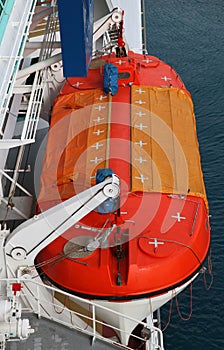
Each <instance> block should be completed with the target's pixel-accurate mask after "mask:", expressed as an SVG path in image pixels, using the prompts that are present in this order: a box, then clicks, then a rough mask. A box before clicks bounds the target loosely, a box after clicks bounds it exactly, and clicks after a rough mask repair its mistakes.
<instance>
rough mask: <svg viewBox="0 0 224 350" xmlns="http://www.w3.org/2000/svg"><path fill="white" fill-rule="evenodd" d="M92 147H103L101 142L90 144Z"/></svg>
mask: <svg viewBox="0 0 224 350" xmlns="http://www.w3.org/2000/svg"><path fill="white" fill-rule="evenodd" d="M91 147H93V148H95V149H96V150H98V149H99V148H100V147H103V144H102V143H99V142H96V143H95V145H93V146H91Z"/></svg>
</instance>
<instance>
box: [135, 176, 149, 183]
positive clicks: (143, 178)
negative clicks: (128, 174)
mask: <svg viewBox="0 0 224 350" xmlns="http://www.w3.org/2000/svg"><path fill="white" fill-rule="evenodd" d="M135 178H136V179H138V180H141V182H142V183H144V181H145V180H148V179H149V178H148V177H144V175H142V174H141V176H140V177H139V176H135Z"/></svg>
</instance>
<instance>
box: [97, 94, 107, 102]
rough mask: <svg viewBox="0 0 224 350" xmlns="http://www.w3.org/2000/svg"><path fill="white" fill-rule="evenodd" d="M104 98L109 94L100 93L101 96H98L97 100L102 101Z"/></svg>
mask: <svg viewBox="0 0 224 350" xmlns="http://www.w3.org/2000/svg"><path fill="white" fill-rule="evenodd" d="M103 98H107V96H103V95H100V97H97V98H96V100H100V101H102V100H103Z"/></svg>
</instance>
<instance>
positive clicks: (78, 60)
mask: <svg viewBox="0 0 224 350" xmlns="http://www.w3.org/2000/svg"><path fill="white" fill-rule="evenodd" d="M58 15H59V21H60V34H61V45H62V61H63V71H64V76H65V77H66V78H67V77H72V76H79V77H81V76H86V75H87V73H88V68H89V64H90V61H91V55H92V35H93V15H94V0H66V1H65V0H58Z"/></svg>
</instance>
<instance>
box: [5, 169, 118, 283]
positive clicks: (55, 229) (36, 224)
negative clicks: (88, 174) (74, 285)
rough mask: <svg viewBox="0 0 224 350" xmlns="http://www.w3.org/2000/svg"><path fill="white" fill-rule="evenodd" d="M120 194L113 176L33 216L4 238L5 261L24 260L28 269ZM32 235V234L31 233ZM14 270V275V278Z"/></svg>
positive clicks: (116, 180) (115, 178) (116, 179)
mask: <svg viewBox="0 0 224 350" xmlns="http://www.w3.org/2000/svg"><path fill="white" fill-rule="evenodd" d="M118 195H119V180H118V178H117V177H116V176H115V175H113V176H112V177H110V178H108V179H107V180H105V181H103V182H102V183H99V184H97V185H95V186H93V187H91V188H89V189H87V190H85V191H84V192H81V193H79V194H77V195H76V196H74V197H72V198H70V199H68V200H67V201H65V202H62V203H61V204H58V205H56V206H55V207H53V208H50V209H48V210H47V211H45V212H43V213H41V214H40V215H35V216H34V217H33V218H32V219H30V220H27V221H26V222H24V223H23V224H21V225H20V226H18V227H17V228H16V229H15V230H14V231H13V232H12V233H11V234H10V236H9V237H8V238H7V241H6V244H5V254H6V255H7V259H9V257H12V256H13V258H14V259H16V260H21V261H22V260H24V262H23V263H24V264H25V265H27V264H28V266H30V265H33V264H34V259H35V257H36V255H37V254H38V253H39V251H41V250H42V249H43V248H44V247H46V246H47V245H48V244H49V243H51V242H52V241H53V240H55V239H56V238H57V237H58V236H60V235H61V234H62V233H64V232H65V231H66V230H67V229H68V228H70V227H71V226H72V225H74V224H75V223H76V222H78V221H79V220H81V219H82V218H83V217H84V216H86V215H87V214H88V213H90V212H91V211H92V210H94V209H95V208H96V207H97V206H98V205H100V204H101V203H103V202H104V201H105V200H106V199H107V198H113V197H114V198H115V197H117V196H118ZM31 232H32V234H31ZM15 274H16V271H14V273H13V276H15Z"/></svg>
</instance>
